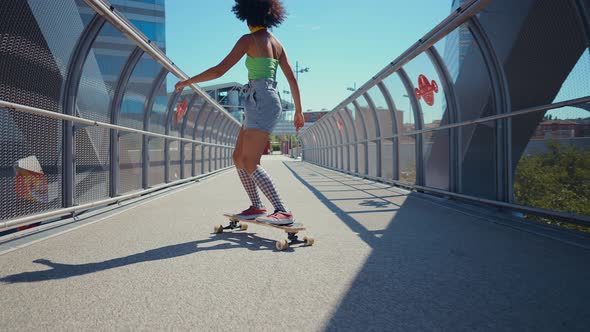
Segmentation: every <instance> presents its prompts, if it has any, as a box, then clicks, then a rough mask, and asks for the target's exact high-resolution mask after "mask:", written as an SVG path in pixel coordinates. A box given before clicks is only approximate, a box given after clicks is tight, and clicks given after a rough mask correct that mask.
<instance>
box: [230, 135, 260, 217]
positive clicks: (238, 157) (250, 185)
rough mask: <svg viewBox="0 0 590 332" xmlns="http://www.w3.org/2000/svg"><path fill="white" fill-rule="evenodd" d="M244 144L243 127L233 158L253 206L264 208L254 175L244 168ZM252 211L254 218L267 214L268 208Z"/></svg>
mask: <svg viewBox="0 0 590 332" xmlns="http://www.w3.org/2000/svg"><path fill="white" fill-rule="evenodd" d="M243 146H244V129H243V128H242V129H241V130H240V133H239V134H238V139H237V142H236V147H235V149H234V153H233V156H232V158H233V160H234V164H235V166H236V170H237V171H238V176H239V177H240V181H242V185H243V186H244V189H245V190H246V194H248V197H249V198H250V202H251V203H252V206H253V207H255V208H257V209H262V208H263V205H262V201H261V200H260V196H259V195H258V189H257V188H256V184H255V183H254V181H253V180H252V177H250V175H248V172H246V170H245V169H244V164H243V161H242V149H243ZM248 210H250V209H248ZM248 210H245V211H248ZM255 210H256V209H255ZM250 212H252V213H253V214H254V216H253V218H256V217H257V216H258V215H261V214H265V213H266V210H262V211H250ZM242 214H244V211H242ZM242 214H240V216H241V217H244V218H246V219H248V216H243V215H242ZM246 214H248V212H246Z"/></svg>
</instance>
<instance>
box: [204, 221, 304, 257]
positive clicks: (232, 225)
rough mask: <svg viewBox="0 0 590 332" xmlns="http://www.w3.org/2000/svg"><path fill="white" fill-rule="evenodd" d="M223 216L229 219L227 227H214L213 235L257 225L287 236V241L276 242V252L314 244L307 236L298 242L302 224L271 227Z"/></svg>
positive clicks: (302, 228) (259, 222) (268, 224)
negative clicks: (281, 231)
mask: <svg viewBox="0 0 590 332" xmlns="http://www.w3.org/2000/svg"><path fill="white" fill-rule="evenodd" d="M223 216H224V217H227V218H228V219H229V225H228V226H223V225H218V226H215V230H214V231H215V233H223V231H224V230H235V229H239V230H241V231H245V230H247V229H248V225H247V224H248V223H250V224H257V225H261V226H266V227H271V228H278V229H282V230H283V231H285V232H286V233H287V235H288V240H281V241H277V243H276V247H277V250H279V251H282V250H285V249H288V248H289V246H290V245H293V244H299V243H303V244H305V245H306V246H311V245H313V243H314V242H315V240H314V239H313V238H312V237H309V236H304V237H303V241H301V240H299V238H298V237H297V233H299V232H300V231H304V230H305V227H303V224H299V223H293V224H290V225H273V224H270V223H266V222H261V221H257V220H249V219H241V218H236V217H234V216H233V215H231V214H227V213H225V214H223Z"/></svg>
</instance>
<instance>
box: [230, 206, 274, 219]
mask: <svg viewBox="0 0 590 332" xmlns="http://www.w3.org/2000/svg"><path fill="white" fill-rule="evenodd" d="M265 215H266V208H264V207H260V208H257V207H254V206H251V207H249V208H248V209H246V210H244V211H242V212H240V213H238V214H234V217H236V218H239V219H246V220H254V219H256V218H258V217H264V216H265Z"/></svg>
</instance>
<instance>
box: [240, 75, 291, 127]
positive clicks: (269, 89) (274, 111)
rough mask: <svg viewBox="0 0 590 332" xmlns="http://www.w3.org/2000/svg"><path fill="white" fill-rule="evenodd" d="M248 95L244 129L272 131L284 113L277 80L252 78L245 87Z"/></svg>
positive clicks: (244, 89) (244, 90)
mask: <svg viewBox="0 0 590 332" xmlns="http://www.w3.org/2000/svg"><path fill="white" fill-rule="evenodd" d="M243 92H244V93H245V96H246V102H245V105H244V108H245V112H244V113H245V119H244V129H258V130H262V131H264V132H267V133H269V134H270V133H272V131H273V129H274V128H275V126H276V125H277V123H278V122H279V120H280V118H281V114H282V113H283V110H282V106H281V100H280V98H279V94H278V93H277V82H275V81H274V80H271V79H260V80H251V81H249V83H248V84H246V85H245V86H244V88H243Z"/></svg>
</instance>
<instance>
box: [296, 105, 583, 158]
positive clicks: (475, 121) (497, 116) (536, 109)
mask: <svg viewBox="0 0 590 332" xmlns="http://www.w3.org/2000/svg"><path fill="white" fill-rule="evenodd" d="M586 103H590V96H586V97H581V98H575V99H570V100H564V101H560V102H558V103H555V104H546V105H539V106H533V107H528V108H525V109H522V110H519V111H514V112H510V113H501V114H495V115H490V116H486V117H483V118H478V119H472V120H466V121H462V122H457V123H452V124H447V125H442V126H438V127H434V128H424V129H421V130H413V131H408V132H404V133H401V134H395V135H392V136H382V137H376V138H372V139H366V140H360V141H357V142H356V143H364V142H377V141H380V140H382V139H383V140H388V139H394V138H396V137H402V136H413V135H418V134H423V133H428V132H433V131H441V130H447V129H451V128H459V127H465V126H471V125H474V124H480V123H484V122H490V121H495V120H502V119H507V118H513V117H517V116H520V115H526V114H530V113H535V112H544V111H550V110H553V109H558V108H562V107H567V106H574V105H580V104H586ZM346 145H348V144H347V143H345V144H336V145H324V146H322V147H317V148H303V150H317V149H325V148H332V147H338V146H346Z"/></svg>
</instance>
